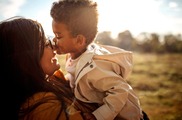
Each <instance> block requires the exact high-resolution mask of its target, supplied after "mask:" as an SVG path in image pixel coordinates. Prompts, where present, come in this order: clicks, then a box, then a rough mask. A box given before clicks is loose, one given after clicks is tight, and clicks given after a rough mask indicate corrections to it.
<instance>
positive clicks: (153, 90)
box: [59, 53, 182, 120]
mask: <svg viewBox="0 0 182 120" xmlns="http://www.w3.org/2000/svg"><path fill="white" fill-rule="evenodd" d="M63 58H64V56H59V62H60V63H61V65H62V67H61V68H62V69H63V71H64V62H65V61H64V60H63ZM133 62H134V66H133V72H132V73H131V75H130V76H129V78H128V82H129V83H130V84H131V86H132V87H133V89H134V90H135V91H136V93H137V95H138V97H139V99H140V102H141V106H142V109H143V110H144V111H145V112H146V113H147V114H148V116H149V118H150V120H182V63H181V62H182V55H181V54H161V55H156V54H141V53H134V54H133Z"/></svg>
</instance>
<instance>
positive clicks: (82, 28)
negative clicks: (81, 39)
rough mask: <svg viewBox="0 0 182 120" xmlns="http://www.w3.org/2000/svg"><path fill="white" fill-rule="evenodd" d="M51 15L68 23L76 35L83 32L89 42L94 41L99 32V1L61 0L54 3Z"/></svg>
mask: <svg viewBox="0 0 182 120" xmlns="http://www.w3.org/2000/svg"><path fill="white" fill-rule="evenodd" d="M50 15H51V17H52V18H53V19H54V20H55V21H56V22H58V23H64V24H66V25H67V27H68V30H69V31H70V33H71V35H73V36H74V37H75V36H76V35H78V34H82V35H84V36H85V37H86V40H87V44H90V43H91V42H92V41H94V39H95V36H96V34H97V29H98V28H97V24H98V11H97V3H96V2H93V1H91V0H59V1H57V2H54V3H53V4H52V8H51V11H50Z"/></svg>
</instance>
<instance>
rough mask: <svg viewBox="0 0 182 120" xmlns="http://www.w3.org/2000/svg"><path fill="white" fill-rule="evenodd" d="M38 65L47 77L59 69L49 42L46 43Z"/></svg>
mask: <svg viewBox="0 0 182 120" xmlns="http://www.w3.org/2000/svg"><path fill="white" fill-rule="evenodd" d="M40 64H41V66H42V69H43V70H44V72H45V73H46V74H47V75H53V73H54V72H55V71H56V70H58V69H60V64H59V63H58V59H57V58H56V52H55V51H54V50H53V48H52V46H51V43H50V42H49V41H47V42H46V45H45V48H44V52H43V55H42V58H41V60H40Z"/></svg>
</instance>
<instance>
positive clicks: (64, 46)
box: [52, 20, 83, 59]
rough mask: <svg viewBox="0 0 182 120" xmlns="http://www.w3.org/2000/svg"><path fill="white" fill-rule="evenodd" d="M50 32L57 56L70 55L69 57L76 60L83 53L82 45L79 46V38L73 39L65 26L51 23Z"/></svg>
mask: <svg viewBox="0 0 182 120" xmlns="http://www.w3.org/2000/svg"><path fill="white" fill-rule="evenodd" d="M52 30H53V33H54V34H55V39H54V41H55V42H56V47H57V50H56V51H57V54H67V53H70V54H71V57H72V58H73V59H74V58H77V57H78V56H79V55H80V54H81V52H82V51H83V50H82V49H83V47H82V46H83V45H82V44H80V42H79V39H80V36H79V35H78V36H76V37H73V36H72V35H71V33H70V31H69V30H68V29H67V26H66V24H64V23H58V22H55V21H54V20H53V21H52Z"/></svg>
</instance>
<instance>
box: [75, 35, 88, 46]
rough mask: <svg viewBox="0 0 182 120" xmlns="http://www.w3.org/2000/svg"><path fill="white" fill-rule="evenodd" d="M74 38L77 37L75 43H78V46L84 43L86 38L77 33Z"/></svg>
mask: <svg viewBox="0 0 182 120" xmlns="http://www.w3.org/2000/svg"><path fill="white" fill-rule="evenodd" d="M76 38H77V44H79V45H80V46H83V45H85V44H86V38H85V36H83V35H81V34H79V35H77V37H76Z"/></svg>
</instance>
